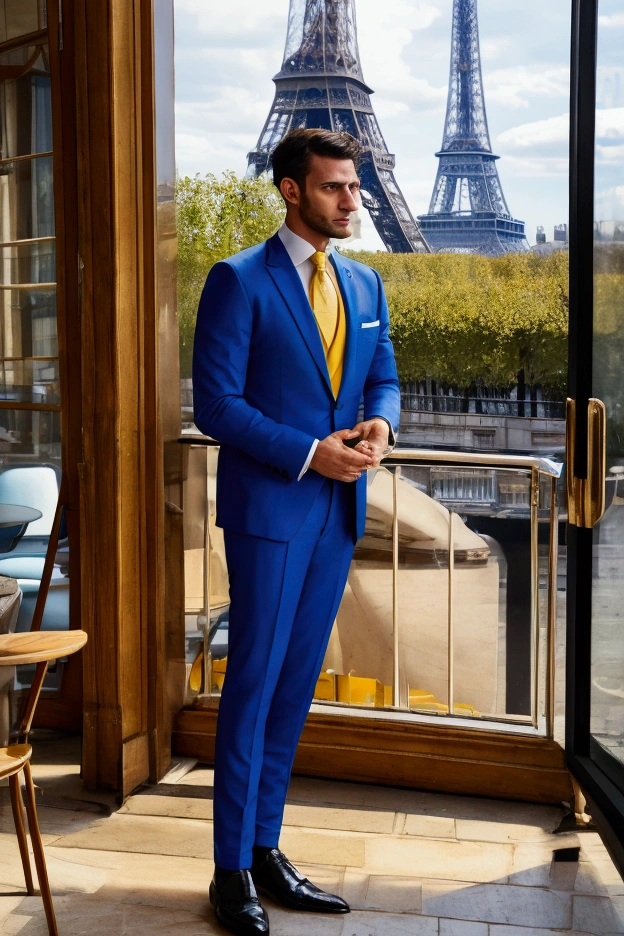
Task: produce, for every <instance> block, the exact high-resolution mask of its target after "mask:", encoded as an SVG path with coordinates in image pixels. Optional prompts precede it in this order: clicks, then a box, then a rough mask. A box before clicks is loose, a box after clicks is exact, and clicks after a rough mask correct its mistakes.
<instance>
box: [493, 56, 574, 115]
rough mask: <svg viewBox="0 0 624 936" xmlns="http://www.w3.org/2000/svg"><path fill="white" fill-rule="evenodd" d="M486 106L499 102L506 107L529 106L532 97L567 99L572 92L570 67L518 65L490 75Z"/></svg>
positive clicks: (501, 69) (498, 70)
mask: <svg viewBox="0 0 624 936" xmlns="http://www.w3.org/2000/svg"><path fill="white" fill-rule="evenodd" d="M484 83H485V91H486V104H489V103H493V102H496V103H498V104H501V105H503V107H512V108H521V107H529V103H530V102H529V97H530V96H531V95H535V94H538V95H547V96H548V97H549V98H553V97H563V98H566V97H567V96H568V95H569V93H570V73H569V70H568V69H567V68H549V67H545V66H540V65H531V66H528V65H518V66H515V67H514V68H500V69H497V70H496V71H492V72H489V73H488V74H487V76H486V78H485V81H484Z"/></svg>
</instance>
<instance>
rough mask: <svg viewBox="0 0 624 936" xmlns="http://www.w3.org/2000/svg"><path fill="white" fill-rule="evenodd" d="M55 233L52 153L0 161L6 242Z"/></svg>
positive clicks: (1, 234) (0, 217) (1, 228)
mask: <svg viewBox="0 0 624 936" xmlns="http://www.w3.org/2000/svg"><path fill="white" fill-rule="evenodd" d="M53 235H54V190H53V178H52V157H51V156H40V157H37V158H35V159H26V160H19V161H17V162H8V163H2V164H0V238H1V240H2V243H3V244H6V243H13V242H15V241H17V240H30V239H32V238H38V237H52V236H53Z"/></svg>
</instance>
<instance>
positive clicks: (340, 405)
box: [334, 403, 342, 409]
mask: <svg viewBox="0 0 624 936" xmlns="http://www.w3.org/2000/svg"><path fill="white" fill-rule="evenodd" d="M334 409H342V403H336V405H335V406H334Z"/></svg>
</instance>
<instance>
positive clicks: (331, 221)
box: [298, 155, 362, 238]
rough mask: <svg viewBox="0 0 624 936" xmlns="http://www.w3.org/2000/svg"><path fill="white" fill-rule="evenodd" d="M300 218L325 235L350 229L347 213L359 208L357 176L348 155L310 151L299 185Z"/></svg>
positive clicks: (343, 234)
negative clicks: (317, 153) (302, 183)
mask: <svg viewBox="0 0 624 936" xmlns="http://www.w3.org/2000/svg"><path fill="white" fill-rule="evenodd" d="M298 191H299V197H298V208H299V215H300V217H301V220H302V221H303V222H304V223H305V224H307V225H308V227H310V228H312V230H313V231H317V232H318V233H319V234H323V235H325V236H326V237H337V238H345V237H350V236H351V234H352V233H353V227H352V223H351V214H352V213H353V212H354V211H357V210H358V208H360V206H361V204H362V201H361V198H360V180H359V179H358V177H357V173H356V171H355V166H354V165H353V161H352V160H351V159H331V158H330V157H328V156H316V155H313V156H312V159H311V161H310V172H309V173H308V175H307V176H306V179H305V185H304V187H303V189H299V190H298Z"/></svg>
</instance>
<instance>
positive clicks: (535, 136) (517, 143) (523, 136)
mask: <svg viewBox="0 0 624 936" xmlns="http://www.w3.org/2000/svg"><path fill="white" fill-rule="evenodd" d="M569 132H570V115H569V114H560V115H559V116H557V117H547V118H546V119H545V120H536V121H535V122H533V123H526V124H521V125H520V126H518V127H510V128H509V130H504V131H503V133H499V135H498V137H497V138H496V142H497V143H499V144H501V145H502V146H510V147H516V148H517V149H527V148H529V147H535V146H551V145H553V144H558V143H566V142H567V140H568V138H569Z"/></svg>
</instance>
